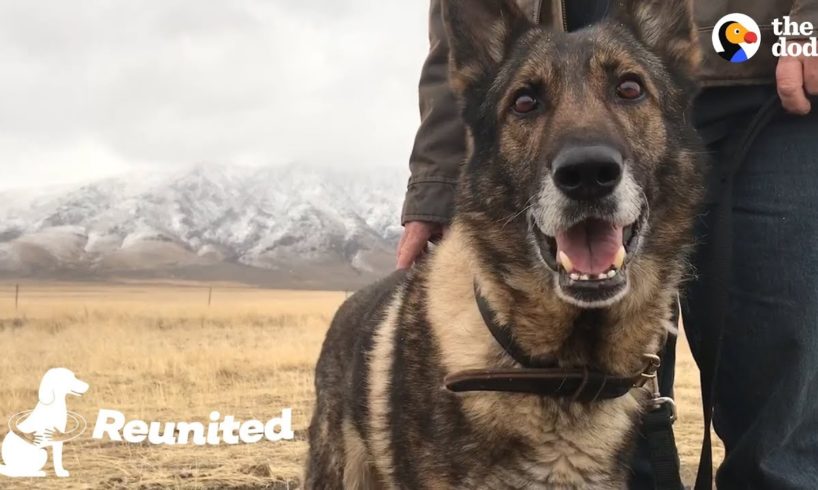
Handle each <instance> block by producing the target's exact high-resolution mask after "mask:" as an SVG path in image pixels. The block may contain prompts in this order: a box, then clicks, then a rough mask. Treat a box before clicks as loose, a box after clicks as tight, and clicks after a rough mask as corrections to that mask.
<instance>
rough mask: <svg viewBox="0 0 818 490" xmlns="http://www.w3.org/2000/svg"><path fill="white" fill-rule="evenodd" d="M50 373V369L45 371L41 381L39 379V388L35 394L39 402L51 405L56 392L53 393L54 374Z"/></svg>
mask: <svg viewBox="0 0 818 490" xmlns="http://www.w3.org/2000/svg"><path fill="white" fill-rule="evenodd" d="M51 373H52V371H51V370H49V371H48V372H47V373H45V376H43V379H42V381H40V390H39V392H38V393H37V395H38V398H39V399H40V403H42V404H43V405H51V404H52V403H54V399H55V398H56V394H55V393H54V380H53V377H54V376H53V375H52V374H51Z"/></svg>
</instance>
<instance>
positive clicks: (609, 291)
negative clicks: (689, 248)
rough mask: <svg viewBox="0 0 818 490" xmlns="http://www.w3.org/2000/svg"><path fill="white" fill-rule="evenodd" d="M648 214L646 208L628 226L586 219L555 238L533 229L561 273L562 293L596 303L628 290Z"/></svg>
mask: <svg viewBox="0 0 818 490" xmlns="http://www.w3.org/2000/svg"><path fill="white" fill-rule="evenodd" d="M645 217H646V213H645V212H644V211H643V212H642V213H641V215H640V216H639V218H638V219H637V220H636V221H634V222H633V223H631V224H629V225H626V226H621V225H617V224H615V223H613V222H610V221H606V220H604V219H600V218H586V219H584V220H582V221H579V222H577V223H575V224H574V225H572V226H571V227H569V228H567V229H565V230H561V231H558V232H557V234H556V236H553V237H552V236H548V235H546V234H544V233H542V231H540V229H539V227H537V226H534V227H533V228H534V234H535V236H536V239H537V244H538V246H539V249H540V254H541V255H542V257H543V259H544V260H545V262H546V264H548V266H549V267H550V268H551V269H553V270H554V271H555V272H556V273H557V274H558V275H559V281H558V283H559V287H560V289H561V290H562V293H563V294H564V295H565V296H567V297H568V299H569V300H572V301H573V302H576V303H579V304H581V305H583V306H593V305H596V304H599V303H601V302H607V301H610V300H611V299H614V298H615V297H616V296H618V295H619V294H620V293H622V292H624V291H625V290H626V287H627V273H626V272H627V271H626V269H627V265H628V263H629V262H630V259H631V255H632V254H633V253H634V252H635V251H636V249H637V247H638V244H639V240H640V238H641V233H642V231H643V227H644V221H645Z"/></svg>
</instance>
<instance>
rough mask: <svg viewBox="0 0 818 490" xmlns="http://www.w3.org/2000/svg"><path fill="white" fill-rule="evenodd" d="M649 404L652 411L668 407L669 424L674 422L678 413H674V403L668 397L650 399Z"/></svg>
mask: <svg viewBox="0 0 818 490" xmlns="http://www.w3.org/2000/svg"><path fill="white" fill-rule="evenodd" d="M649 403H650V404H651V405H652V406H653V410H659V409H660V408H662V405H668V406H669V407H670V423H671V424H672V423H674V422H676V419H677V418H678V413H677V411H676V402H675V401H674V400H673V398H671V397H669V396H657V397H654V398H652V399H651V400H650V402H649Z"/></svg>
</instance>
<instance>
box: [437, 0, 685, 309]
mask: <svg viewBox="0 0 818 490" xmlns="http://www.w3.org/2000/svg"><path fill="white" fill-rule="evenodd" d="M612 4H613V5H612V11H611V12H610V13H609V15H608V17H607V18H606V20H604V21H603V22H601V23H600V24H598V25H596V26H593V27H590V28H587V29H584V30H581V31H578V32H574V33H561V32H553V31H549V30H545V29H543V28H541V27H539V26H536V25H534V24H533V23H532V22H530V21H529V20H528V19H527V18H526V17H525V15H524V14H523V13H522V12H521V11H520V9H519V8H518V7H517V5H516V4H515V3H514V2H513V1H512V0H480V1H474V0H448V1H445V2H444V9H443V10H444V12H443V15H444V21H445V25H446V30H447V35H448V40H449V44H450V69H451V73H450V83H451V85H452V88H453V90H454V91H455V93H456V94H457V95H458V96H459V98H460V99H461V101H462V103H463V118H464V121H465V122H466V125H467V128H468V131H469V134H470V144H471V155H470V157H469V160H468V162H467V163H466V167H465V169H464V172H463V175H462V178H461V181H460V188H459V195H458V219H459V220H460V221H461V222H463V223H465V225H466V228H467V229H468V230H469V232H470V234H471V235H472V238H473V240H474V241H475V242H476V243H477V244H478V248H479V249H480V251H481V252H482V253H483V255H484V257H485V258H486V259H487V260H486V262H487V263H489V264H491V265H490V267H492V268H494V270H495V272H496V273H497V274H498V275H503V274H507V273H508V272H509V269H511V268H514V267H516V268H518V269H528V270H532V271H539V273H540V274H541V278H542V279H543V280H544V281H545V282H546V283H547V284H550V285H553V287H554V289H555V290H556V292H557V294H558V295H559V297H560V298H562V299H563V300H565V301H567V302H569V303H572V304H574V305H578V306H580V307H583V308H597V307H604V306H608V305H611V304H614V303H616V302H617V301H619V300H621V299H622V298H623V297H625V296H626V295H627V294H628V291H629V290H630V289H631V285H632V284H634V283H638V282H639V281H641V280H643V279H645V280H647V279H656V277H655V276H657V275H659V276H661V275H664V274H667V277H670V278H674V279H676V280H677V279H678V276H680V275H681V269H682V267H681V262H682V260H681V258H682V254H681V253H680V250H681V249H682V248H684V246H685V245H686V244H687V242H688V241H689V240H690V232H689V228H690V225H691V223H692V217H693V215H694V208H695V204H696V202H697V198H698V195H699V191H698V188H699V185H700V182H699V179H700V177H699V174H700V169H699V168H698V166H697V164H696V162H697V158H696V157H695V152H694V150H695V148H696V147H697V146H696V145H697V140H696V136H695V132H694V131H693V129H692V127H691V126H690V125H689V123H688V122H686V118H685V112H686V111H687V109H688V108H689V106H690V103H691V101H692V98H693V96H694V94H695V88H696V87H695V74H694V72H695V69H696V66H697V65H698V56H699V54H698V49H697V42H696V34H695V29H694V25H693V20H692V13H691V6H690V0H620V1H615V2H612ZM661 268H666V270H662V269H661ZM648 274H649V275H651V277H650V278H648V277H646V275H648ZM640 276H645V277H640Z"/></svg>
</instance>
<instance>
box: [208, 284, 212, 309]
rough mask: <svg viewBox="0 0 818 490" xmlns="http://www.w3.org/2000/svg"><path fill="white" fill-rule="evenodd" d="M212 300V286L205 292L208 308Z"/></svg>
mask: <svg viewBox="0 0 818 490" xmlns="http://www.w3.org/2000/svg"><path fill="white" fill-rule="evenodd" d="M212 299H213V286H211V287H210V289H208V290H207V306H208V307H210V301H211V300H212Z"/></svg>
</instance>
